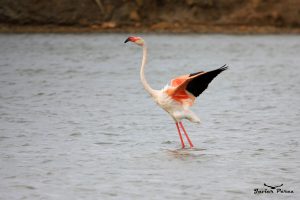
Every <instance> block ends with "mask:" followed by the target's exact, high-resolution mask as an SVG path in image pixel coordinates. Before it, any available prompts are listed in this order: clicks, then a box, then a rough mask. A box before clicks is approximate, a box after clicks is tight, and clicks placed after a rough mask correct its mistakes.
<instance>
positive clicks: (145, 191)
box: [0, 34, 300, 200]
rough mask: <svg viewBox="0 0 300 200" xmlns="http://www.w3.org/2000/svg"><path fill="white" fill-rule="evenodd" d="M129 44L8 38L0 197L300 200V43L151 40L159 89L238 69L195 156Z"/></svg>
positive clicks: (210, 93) (196, 133) (152, 72)
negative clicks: (142, 76)
mask: <svg viewBox="0 0 300 200" xmlns="http://www.w3.org/2000/svg"><path fill="white" fill-rule="evenodd" d="M127 36H128V35H127V34H79V35H76V34H74V35H73V34H56V35H52V34H29V35H28V34H19V35H6V34H2V35H0V44H1V47H0V83H1V84H0V87H1V88H0V102H1V104H0V123H1V127H0V158H1V159H0V199H62V200H63V199H195V200H196V199H299V197H300V195H299V194H300V191H299V185H300V182H299V177H300V173H299V167H300V161H299V137H300V136H299V131H300V125H299V122H300V87H299V85H300V78H299V77H300V66H299V63H300V55H299V52H300V40H299V36H287V35H281V36H230V35H144V38H145V40H146V41H147V42H148V44H149V45H148V46H149V62H148V65H147V69H146V77H147V79H148V81H149V82H150V84H151V85H152V86H153V87H154V88H157V89H159V88H161V87H163V86H164V85H165V84H166V83H167V81H168V80H169V79H171V78H173V77H176V76H178V75H182V74H188V73H192V72H197V71H199V70H205V71H208V70H212V69H215V68H217V67H219V66H222V65H223V64H225V63H226V64H228V65H229V66H230V69H229V70H227V71H226V72H224V73H222V74H221V75H219V76H218V77H217V78H216V79H215V80H214V81H213V82H212V83H211V84H210V86H209V89H208V90H207V91H205V92H204V93H203V94H202V95H201V96H200V98H198V99H197V102H196V104H195V106H194V107H193V111H194V112H195V113H197V115H198V116H199V117H200V119H201V121H202V124H200V125H197V124H192V123H190V122H188V121H184V124H185V128H186V130H187V131H188V133H189V135H190V137H191V139H192V141H193V143H194V145H195V148H194V149H184V150H181V149H180V141H179V138H178V134H177V131H176V127H175V125H174V123H173V122H172V120H171V118H170V117H169V116H168V115H167V114H166V113H165V112H164V111H163V110H161V109H160V108H158V107H157V106H156V104H155V103H153V102H152V100H151V99H150V98H149V96H148V95H147V94H146V93H145V91H144V90H143V87H142V85H141V84H140V80H139V65H140V60H141V54H142V51H141V49H140V47H137V46H134V45H129V44H124V43H123V42H124V40H125V39H126V38H127ZM264 183H266V184H268V185H280V184H283V186H282V187H281V188H282V189H286V190H293V191H294V193H293V194H276V193H274V194H260V195H256V194H254V189H255V188H260V189H265V188H267V187H264V186H263V184H264ZM274 191H275V190H274Z"/></svg>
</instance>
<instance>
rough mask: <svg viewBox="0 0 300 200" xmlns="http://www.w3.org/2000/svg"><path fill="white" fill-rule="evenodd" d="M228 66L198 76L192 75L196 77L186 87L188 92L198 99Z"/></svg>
mask: <svg viewBox="0 0 300 200" xmlns="http://www.w3.org/2000/svg"><path fill="white" fill-rule="evenodd" d="M226 69H227V66H226V65H223V66H222V67H220V68H219V69H216V70H213V71H209V72H205V73H201V72H200V74H199V75H198V76H197V74H196V75H193V74H191V75H190V76H194V77H193V78H192V79H190V80H189V81H188V83H187V85H186V88H185V89H186V90H187V91H188V92H190V93H192V94H193V95H194V96H195V97H198V96H199V95H200V94H201V93H202V92H203V91H204V90H206V88H207V87H208V85H209V83H210V82H211V81H212V80H213V79H214V78H215V77H216V76H217V75H218V74H220V73H221V72H222V71H224V70H226Z"/></svg>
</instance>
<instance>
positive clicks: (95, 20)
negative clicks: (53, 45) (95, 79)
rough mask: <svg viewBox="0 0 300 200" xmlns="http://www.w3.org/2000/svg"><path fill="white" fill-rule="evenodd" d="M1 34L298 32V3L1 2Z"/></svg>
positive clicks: (156, 0) (212, 0) (178, 0)
mask: <svg viewBox="0 0 300 200" xmlns="http://www.w3.org/2000/svg"><path fill="white" fill-rule="evenodd" d="M0 5H1V7H0V32H183V33H186V32H198V33H300V0H132V1H129V0H116V1H111V0H80V1H76V0H49V1H46V0H14V1H11V0H0Z"/></svg>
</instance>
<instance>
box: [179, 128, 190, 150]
mask: <svg viewBox="0 0 300 200" xmlns="http://www.w3.org/2000/svg"><path fill="white" fill-rule="evenodd" d="M179 124H180V127H181V128H182V130H183V132H184V134H185V137H186V139H187V140H188V142H189V144H190V147H191V148H192V147H194V145H193V143H192V141H191V140H190V138H189V136H188V134H187V132H186V131H185V129H184V127H183V124H182V122H179Z"/></svg>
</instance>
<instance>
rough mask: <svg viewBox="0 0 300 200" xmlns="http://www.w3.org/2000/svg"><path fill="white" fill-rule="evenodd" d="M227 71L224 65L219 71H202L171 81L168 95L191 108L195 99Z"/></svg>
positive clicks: (167, 90) (167, 91)
mask: <svg viewBox="0 0 300 200" xmlns="http://www.w3.org/2000/svg"><path fill="white" fill-rule="evenodd" d="M226 69H227V67H226V65H224V66H222V67H221V68H219V69H216V70H213V71H209V72H204V71H200V72H197V73H193V74H189V75H183V76H179V77H177V78H175V79H172V80H171V84H170V87H168V88H167V89H166V93H167V94H168V95H169V96H171V97H172V98H173V99H174V100H176V101H179V102H181V103H183V104H187V105H190V106H191V105H192V104H193V102H194V100H195V98H196V97H198V96H199V95H200V94H201V93H202V92H203V91H204V90H205V89H206V88H207V87H208V84H209V83H210V82H211V81H212V80H213V79H214V78H215V77H216V76H217V75H218V74H219V73H221V72H222V71H224V70H226Z"/></svg>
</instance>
